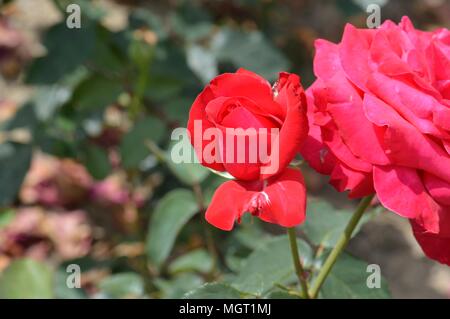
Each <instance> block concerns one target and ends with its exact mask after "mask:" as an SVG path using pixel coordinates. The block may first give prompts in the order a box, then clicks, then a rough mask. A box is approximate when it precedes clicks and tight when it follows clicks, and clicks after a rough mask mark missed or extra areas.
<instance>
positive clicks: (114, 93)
mask: <svg viewBox="0 0 450 319" xmlns="http://www.w3.org/2000/svg"><path fill="white" fill-rule="evenodd" d="M121 92H122V85H121V84H120V83H119V82H117V81H112V80H111V79H108V78H105V77H103V76H100V75H93V76H91V77H89V78H87V79H86V80H84V81H83V82H81V84H80V85H79V86H78V87H77V89H76V90H75V92H74V96H73V101H74V106H75V107H76V108H78V109H80V110H83V111H84V110H98V109H103V108H105V107H106V106H108V105H110V104H112V103H114V102H115V101H116V100H117V97H118V96H119V94H120V93H121Z"/></svg>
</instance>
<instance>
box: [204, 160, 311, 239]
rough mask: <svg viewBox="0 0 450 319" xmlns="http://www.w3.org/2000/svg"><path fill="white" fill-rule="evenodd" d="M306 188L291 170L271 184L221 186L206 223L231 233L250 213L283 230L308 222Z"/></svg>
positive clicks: (230, 183)
mask: <svg viewBox="0 0 450 319" xmlns="http://www.w3.org/2000/svg"><path fill="white" fill-rule="evenodd" d="M305 211H306V188H305V183H304V180H303V176H302V174H301V172H300V171H299V170H297V169H292V168H287V169H285V170H284V171H283V172H282V173H281V174H280V175H279V176H275V177H270V178H269V179H268V180H267V181H258V180H257V181H253V182H249V181H234V180H233V181H228V182H225V183H223V184H222V185H220V186H219V188H218V189H217V190H216V192H215V193H214V196H213V198H212V201H211V204H210V205H209V207H208V209H207V211H206V220H207V221H208V222H209V223H210V224H212V225H214V226H216V227H217V228H220V229H223V230H231V229H232V228H233V225H234V222H235V221H238V222H239V221H240V219H241V216H242V214H243V213H245V212H248V213H251V214H252V215H253V216H258V217H259V218H261V219H262V220H264V221H266V222H269V223H274V224H278V225H280V226H283V227H293V226H295V225H298V224H300V223H302V222H303V221H304V220H305Z"/></svg>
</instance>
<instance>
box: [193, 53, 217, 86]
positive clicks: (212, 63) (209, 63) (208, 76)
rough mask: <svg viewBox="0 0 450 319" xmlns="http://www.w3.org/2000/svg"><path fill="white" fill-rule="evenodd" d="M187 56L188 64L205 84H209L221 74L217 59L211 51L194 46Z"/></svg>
mask: <svg viewBox="0 0 450 319" xmlns="http://www.w3.org/2000/svg"><path fill="white" fill-rule="evenodd" d="M186 55H187V64H188V65H189V67H190V68H191V70H192V72H194V73H195V75H196V76H197V77H198V78H199V79H200V80H201V81H202V83H203V84H207V83H209V81H211V80H212V79H213V78H214V77H215V76H216V75H217V74H218V73H219V70H218V65H217V60H216V57H215V56H214V53H213V52H211V51H210V50H209V49H207V48H204V47H201V46H198V45H192V46H190V47H188V49H187V52H186Z"/></svg>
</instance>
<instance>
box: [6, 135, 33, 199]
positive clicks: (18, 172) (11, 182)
mask: <svg viewBox="0 0 450 319" xmlns="http://www.w3.org/2000/svg"><path fill="white" fill-rule="evenodd" d="M31 153H32V149H31V145H23V144H13V143H4V144H0V181H1V183H0V205H8V204H11V203H12V202H13V201H14V199H15V197H16V194H17V192H18V191H19V189H20V186H21V185H22V181H23V179H24V178H25V175H26V173H27V171H28V169H29V167H30V163H31Z"/></svg>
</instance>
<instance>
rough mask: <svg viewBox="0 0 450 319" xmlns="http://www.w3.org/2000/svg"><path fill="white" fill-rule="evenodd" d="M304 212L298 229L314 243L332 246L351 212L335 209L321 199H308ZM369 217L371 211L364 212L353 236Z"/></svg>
mask: <svg viewBox="0 0 450 319" xmlns="http://www.w3.org/2000/svg"><path fill="white" fill-rule="evenodd" d="M306 214H307V216H308V218H307V219H306V221H305V223H304V224H303V225H302V226H301V228H300V229H302V230H303V231H304V232H305V234H306V236H307V237H308V239H309V240H311V241H312V242H313V243H314V244H316V245H321V246H323V247H334V246H335V245H336V243H337V241H338V239H339V237H340V235H341V234H342V232H343V231H344V229H345V227H346V225H347V223H348V221H349V220H350V218H351V217H352V214H353V213H352V212H351V211H348V210H342V209H336V208H334V207H333V206H332V205H330V204H329V203H327V202H325V201H323V200H321V201H319V200H310V201H308V205H307V213H306ZM371 217H372V214H371V213H365V215H364V216H363V218H362V220H361V221H360V223H359V224H358V226H357V227H356V228H355V231H354V232H353V236H354V235H356V234H357V233H358V231H359V230H360V229H361V226H362V225H363V224H364V223H365V222H366V221H368V220H369V219H370V218H371Z"/></svg>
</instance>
